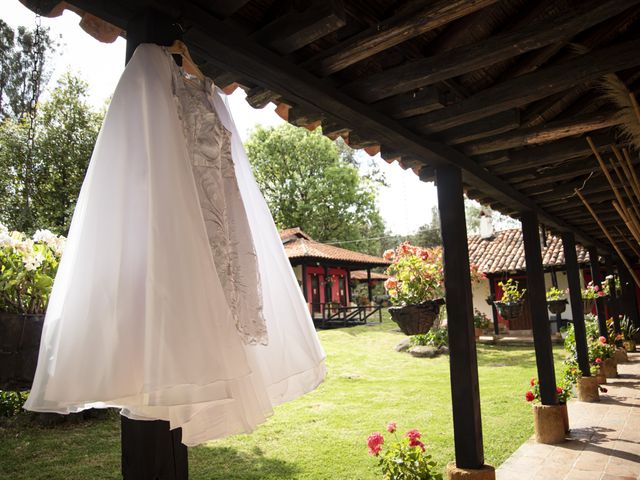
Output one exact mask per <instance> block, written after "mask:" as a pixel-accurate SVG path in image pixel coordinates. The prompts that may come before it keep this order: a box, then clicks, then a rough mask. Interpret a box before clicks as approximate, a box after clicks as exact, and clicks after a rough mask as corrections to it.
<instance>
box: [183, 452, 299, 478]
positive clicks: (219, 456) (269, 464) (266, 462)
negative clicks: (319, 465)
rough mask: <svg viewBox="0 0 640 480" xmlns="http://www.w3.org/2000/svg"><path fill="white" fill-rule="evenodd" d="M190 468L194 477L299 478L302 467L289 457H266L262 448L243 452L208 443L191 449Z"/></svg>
mask: <svg viewBox="0 0 640 480" xmlns="http://www.w3.org/2000/svg"><path fill="white" fill-rule="evenodd" d="M189 471H190V476H191V478H192V479H194V480H197V479H207V480H250V479H251V480H253V479H258V478H259V479H261V480H277V479H282V480H287V479H295V478H297V474H298V473H300V468H299V467H298V466H297V465H295V464H292V463H289V462H287V461H285V460H281V459H278V458H270V457H266V456H265V455H264V452H263V451H262V450H261V449H260V448H258V447H254V448H253V449H251V451H250V452H243V451H240V450H238V449H236V448H232V447H216V446H215V445H212V446H206V445H205V446H200V447H195V448H190V449H189Z"/></svg>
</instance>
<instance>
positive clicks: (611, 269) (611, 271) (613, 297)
mask: <svg viewBox="0 0 640 480" xmlns="http://www.w3.org/2000/svg"><path fill="white" fill-rule="evenodd" d="M604 265H605V267H606V269H607V275H611V276H612V277H615V275H616V269H615V266H614V263H613V259H612V258H611V257H605V259H604ZM607 283H608V284H609V302H608V306H609V318H613V329H614V331H615V332H619V331H620V319H619V318H618V315H619V314H620V307H619V302H618V293H617V292H616V282H615V279H614V278H611V279H609V280H607ZM606 336H607V335H605V337H606Z"/></svg>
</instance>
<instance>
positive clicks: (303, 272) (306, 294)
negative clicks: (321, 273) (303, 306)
mask: <svg viewBox="0 0 640 480" xmlns="http://www.w3.org/2000/svg"><path fill="white" fill-rule="evenodd" d="M300 273H301V275H302V296H303V297H304V299H305V301H306V302H307V303H309V290H308V289H309V287H308V285H307V266H306V265H305V264H304V263H303V264H302V265H300Z"/></svg>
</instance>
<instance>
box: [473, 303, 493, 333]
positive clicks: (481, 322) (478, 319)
mask: <svg viewBox="0 0 640 480" xmlns="http://www.w3.org/2000/svg"><path fill="white" fill-rule="evenodd" d="M473 326H474V329H475V335H476V340H478V339H479V338H480V335H482V334H483V333H484V332H486V331H487V330H488V329H489V328H491V320H489V317H487V315H486V314H485V313H483V312H481V311H480V310H478V309H477V308H474V309H473Z"/></svg>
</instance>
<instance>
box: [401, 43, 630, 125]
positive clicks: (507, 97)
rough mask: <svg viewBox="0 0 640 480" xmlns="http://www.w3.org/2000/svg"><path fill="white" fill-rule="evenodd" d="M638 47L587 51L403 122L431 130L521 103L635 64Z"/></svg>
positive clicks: (492, 113) (620, 45) (621, 44)
mask: <svg viewBox="0 0 640 480" xmlns="http://www.w3.org/2000/svg"><path fill="white" fill-rule="evenodd" d="M639 48H640V40H632V41H628V42H624V43H620V44H617V45H613V46H610V47H606V48H603V49H600V50H596V51H593V52H589V53H586V54H584V55H581V56H580V57H577V58H574V59H571V60H567V61H566V62H562V63H559V64H557V65H553V66H551V67H546V68H544V69H540V70H537V71H535V72H533V73H529V74H527V75H522V76H520V77H517V78H514V79H511V80H507V81H505V82H503V83H501V84H498V85H495V86H493V87H489V88H487V89H485V90H483V91H481V92H479V93H476V94H475V95H473V96H471V97H470V98H468V99H466V100H463V101H461V102H459V103H457V104H455V105H452V106H450V107H447V108H444V109H442V110H437V111H435V112H431V113H427V114H425V115H421V116H418V117H415V118H412V119H410V120H408V121H407V122H405V125H406V126H407V127H409V128H412V129H414V130H417V131H419V132H423V133H434V132H440V131H442V130H446V129H448V128H453V127H456V126H459V125H462V124H465V123H469V122H472V121H475V120H479V119H481V118H485V117H488V116H490V115H494V114H496V113H499V112H502V111H504V110H508V109H510V108H516V107H523V106H525V105H527V104H529V103H531V102H533V101H536V100H540V99H542V98H545V97H547V96H549V95H553V94H554V93H559V92H562V91H564V90H566V89H568V88H570V87H572V86H573V85H579V84H582V83H585V82H588V81H589V80H594V79H596V78H599V77H601V76H603V75H605V74H607V73H611V72H616V71H618V70H625V69H627V68H632V67H635V66H638V65H639V64H640V56H639V55H637V51H638V49H639Z"/></svg>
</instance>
